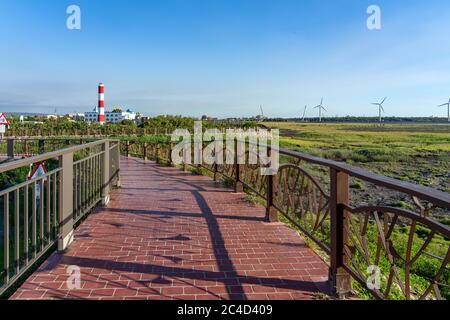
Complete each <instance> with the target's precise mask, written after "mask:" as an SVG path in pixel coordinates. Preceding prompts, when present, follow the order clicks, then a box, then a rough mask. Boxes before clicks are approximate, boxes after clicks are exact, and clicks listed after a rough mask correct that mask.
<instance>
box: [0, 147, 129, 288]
mask: <svg viewBox="0 0 450 320" xmlns="http://www.w3.org/2000/svg"><path fill="white" fill-rule="evenodd" d="M24 141H26V143H28V146H30V144H31V142H32V141H29V140H18V141H17V140H16V141H13V142H12V143H11V142H8V154H9V155H11V156H12V155H16V154H22V147H23V142H24ZM49 143H50V142H49V141H45V145H47V146H48V145H49ZM60 143H62V144H65V143H66V142H65V141H60ZM72 143H73V141H72V142H71V143H68V144H66V146H68V145H71V144H72ZM38 146H39V142H38ZM41 147H44V148H45V146H42V145H41ZM44 150H45V149H36V150H35V151H31V150H29V152H25V155H27V156H29V155H33V154H34V153H35V152H36V153H37V154H38V155H34V156H31V157H28V158H23V159H19V160H15V161H9V162H7V163H4V164H2V165H0V174H1V175H2V177H3V178H4V179H3V181H2V183H4V184H5V183H6V185H3V186H2V188H3V190H0V225H1V228H0V229H1V231H0V233H1V237H0V256H1V257H0V258H1V259H0V274H1V276H0V294H2V293H3V292H5V291H6V290H7V289H9V288H10V287H11V286H13V285H14V284H15V283H16V282H17V281H18V280H19V279H20V277H21V276H22V275H24V274H25V273H26V272H27V270H29V268H30V267H31V266H33V265H34V264H35V263H36V262H37V261H38V260H39V259H40V258H41V257H42V256H44V255H45V254H46V253H48V252H49V250H51V249H52V248H54V247H55V246H56V245H57V247H58V249H59V250H62V251H63V250H65V249H66V248H67V247H68V246H69V245H70V243H71V242H72V240H73V230H74V228H75V227H76V226H77V224H78V222H79V221H80V220H81V219H83V218H84V217H85V216H86V215H87V214H88V213H89V212H90V211H91V210H92V209H93V208H94V207H95V206H97V205H99V204H103V205H105V204H106V203H107V202H108V200H109V190H110V187H111V186H114V185H117V184H118V183H119V155H120V153H119V150H120V145H119V143H118V142H117V141H112V140H100V141H95V142H90V143H85V144H80V145H77V146H71V147H66V148H64V149H60V150H56V151H52V152H47V153H43V154H39V153H40V152H39V151H44ZM42 162H46V167H47V172H46V173H45V174H44V175H42V176H38V177H35V178H33V179H28V178H27V176H28V174H27V172H28V171H29V169H30V167H33V166H36V165H37V164H39V163H42ZM20 179H22V180H20ZM10 180H13V182H11V181H10Z"/></svg>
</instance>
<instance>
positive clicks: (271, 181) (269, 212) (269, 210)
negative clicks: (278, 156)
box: [266, 147, 278, 222]
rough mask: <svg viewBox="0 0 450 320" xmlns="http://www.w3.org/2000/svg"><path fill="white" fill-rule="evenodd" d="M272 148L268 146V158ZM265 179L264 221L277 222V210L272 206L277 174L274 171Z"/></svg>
mask: <svg viewBox="0 0 450 320" xmlns="http://www.w3.org/2000/svg"><path fill="white" fill-rule="evenodd" d="M271 153H272V149H271V148H270V147H269V150H268V158H269V159H271ZM266 181H267V195H266V197H267V204H266V221H267V222H278V210H277V209H276V208H275V206H274V199H275V196H276V192H277V175H276V174H275V173H274V174H273V175H272V174H270V173H269V174H268V175H267V176H266Z"/></svg>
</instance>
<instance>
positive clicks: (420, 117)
mask: <svg viewBox="0 0 450 320" xmlns="http://www.w3.org/2000/svg"><path fill="white" fill-rule="evenodd" d="M0 113H4V114H5V115H7V116H19V115H24V116H48V115H58V116H65V115H69V114H74V113H75V112H70V113H63V114H61V113H48V112H21V111H7V112H1V110H0ZM76 113H83V114H84V113H85V112H76ZM141 115H142V116H144V117H150V118H155V117H159V116H172V117H185V118H202V117H203V116H192V115H182V114H158V115H146V114H143V113H141ZM207 116H208V117H209V118H212V119H219V120H227V119H254V118H258V117H260V115H259V116H258V115H256V116H229V117H215V116H210V115H207ZM352 118H360V119H378V116H365V115H363V116H358V115H345V116H323V117H322V120H326V119H352ZM271 119H273V120H277V119H283V120H302V119H303V118H302V117H264V120H271ZM304 119H319V117H318V116H313V117H305V118H304ZM384 119H436V120H439V119H443V120H447V117H445V116H434V115H431V116H396V115H391V116H385V117H384Z"/></svg>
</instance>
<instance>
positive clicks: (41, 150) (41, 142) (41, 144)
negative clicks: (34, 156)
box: [39, 139, 45, 153]
mask: <svg viewBox="0 0 450 320" xmlns="http://www.w3.org/2000/svg"><path fill="white" fill-rule="evenodd" d="M44 152H45V140H44V139H39V153H44Z"/></svg>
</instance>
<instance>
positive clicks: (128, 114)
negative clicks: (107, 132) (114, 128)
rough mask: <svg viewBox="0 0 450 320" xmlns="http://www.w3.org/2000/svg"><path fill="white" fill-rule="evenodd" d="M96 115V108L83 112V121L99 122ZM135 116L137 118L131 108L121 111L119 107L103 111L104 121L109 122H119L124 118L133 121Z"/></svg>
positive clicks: (97, 114)
mask: <svg viewBox="0 0 450 320" xmlns="http://www.w3.org/2000/svg"><path fill="white" fill-rule="evenodd" d="M98 116H99V113H98V108H95V109H94V111H89V112H85V113H84V121H86V122H90V123H97V122H99V120H98V119H99V117H98ZM136 118H137V115H136V113H135V112H134V111H133V110H131V109H127V110H126V111H122V110H119V108H116V110H113V111H106V112H105V122H106V123H109V124H114V123H121V122H122V121H124V120H130V121H135V120H136Z"/></svg>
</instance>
